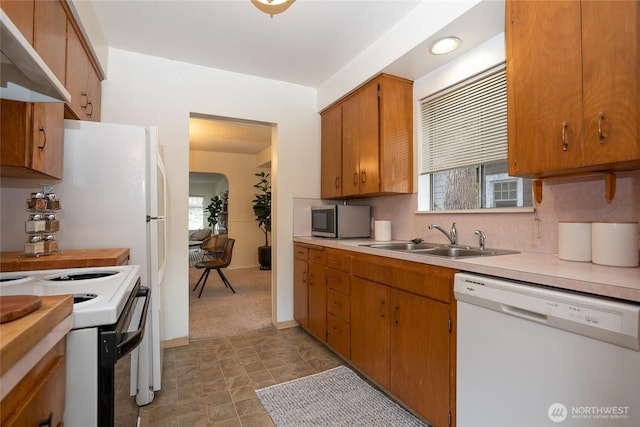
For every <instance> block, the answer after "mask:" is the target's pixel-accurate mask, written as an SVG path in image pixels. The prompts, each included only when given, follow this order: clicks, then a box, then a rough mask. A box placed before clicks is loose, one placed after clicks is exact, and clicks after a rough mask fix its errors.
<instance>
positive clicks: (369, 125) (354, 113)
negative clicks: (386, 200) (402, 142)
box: [342, 82, 380, 196]
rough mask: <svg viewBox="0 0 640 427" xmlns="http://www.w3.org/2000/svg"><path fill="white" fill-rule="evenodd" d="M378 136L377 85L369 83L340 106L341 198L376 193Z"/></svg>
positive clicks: (378, 152)
mask: <svg viewBox="0 0 640 427" xmlns="http://www.w3.org/2000/svg"><path fill="white" fill-rule="evenodd" d="M378 132H379V117H378V84H377V82H372V83H369V84H368V85H366V86H364V87H363V88H362V89H359V90H358V91H357V92H356V93H354V94H353V95H352V96H351V97H349V98H348V99H347V100H345V101H344V103H343V105H342V180H343V183H342V194H343V196H355V195H360V194H373V193H377V192H378V190H379V188H380V185H379V184H380V176H379V164H378V161H379V155H380V150H379V145H378V143H379V139H378Z"/></svg>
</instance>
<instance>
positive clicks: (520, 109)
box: [505, 0, 597, 176]
mask: <svg viewBox="0 0 640 427" xmlns="http://www.w3.org/2000/svg"><path fill="white" fill-rule="evenodd" d="M506 5H507V6H506V7H507V8H506V21H507V22H506V27H505V29H506V30H505V31H506V48H507V108H508V115H507V117H508V119H507V120H508V130H509V132H508V144H509V173H510V174H511V175H519V176H543V175H545V172H549V171H557V170H568V169H572V168H575V167H576V166H577V165H578V166H579V165H582V164H583V156H582V147H581V143H580V141H581V139H582V68H581V67H582V56H581V37H580V25H581V24H580V2H577V1H515V0H507V2H506ZM594 37H597V36H596V35H594ZM563 135H564V141H563Z"/></svg>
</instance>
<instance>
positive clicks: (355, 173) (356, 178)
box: [353, 171, 358, 184]
mask: <svg viewBox="0 0 640 427" xmlns="http://www.w3.org/2000/svg"><path fill="white" fill-rule="evenodd" d="M353 183H354V184H357V183H358V172H357V171H356V172H354V173H353Z"/></svg>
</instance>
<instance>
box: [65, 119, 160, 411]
mask: <svg viewBox="0 0 640 427" xmlns="http://www.w3.org/2000/svg"><path fill="white" fill-rule="evenodd" d="M64 126H65V129H64V170H63V179H62V181H60V182H59V183H57V184H54V185H53V187H54V191H55V193H56V194H57V195H58V197H59V198H60V200H61V206H62V221H61V232H60V238H59V242H58V244H59V247H60V248H61V249H62V250H65V249H84V248H117V247H125V248H129V249H130V251H131V253H130V260H129V264H137V265H140V279H141V282H142V285H143V286H148V287H150V288H151V306H150V313H149V315H148V316H147V319H148V322H149V323H148V324H147V328H148V329H147V331H148V332H147V333H146V334H145V337H144V340H143V342H142V344H141V345H140V346H139V348H138V349H136V350H135V351H134V352H133V354H132V358H131V360H132V366H131V372H132V381H131V394H132V395H133V394H136V402H137V403H138V405H146V404H148V403H150V402H151V401H152V400H153V395H154V391H157V390H159V389H160V386H161V374H162V350H161V347H160V343H161V340H162V339H163V334H162V328H161V325H162V321H161V319H162V317H161V314H162V313H161V308H162V301H161V296H162V286H163V281H164V272H165V268H166V247H165V245H166V217H165V213H166V197H165V195H166V177H165V171H164V166H163V163H162V157H161V155H160V151H159V146H158V130H157V128H154V127H139V126H129V125H118V124H108V123H96V122H86V121H78V120H65V124H64ZM136 379H137V381H136ZM136 387H137V389H136Z"/></svg>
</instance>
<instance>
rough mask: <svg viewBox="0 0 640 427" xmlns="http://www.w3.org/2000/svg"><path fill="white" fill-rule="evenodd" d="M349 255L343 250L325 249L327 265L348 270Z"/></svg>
mask: <svg viewBox="0 0 640 427" xmlns="http://www.w3.org/2000/svg"><path fill="white" fill-rule="evenodd" d="M349 259H350V258H349V255H347V254H345V253H343V252H336V251H327V267H329V268H335V269H336V270H341V271H345V272H347V273H348V272H349V267H350V262H349Z"/></svg>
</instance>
